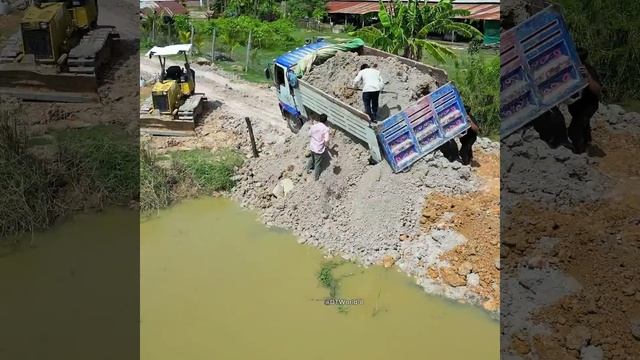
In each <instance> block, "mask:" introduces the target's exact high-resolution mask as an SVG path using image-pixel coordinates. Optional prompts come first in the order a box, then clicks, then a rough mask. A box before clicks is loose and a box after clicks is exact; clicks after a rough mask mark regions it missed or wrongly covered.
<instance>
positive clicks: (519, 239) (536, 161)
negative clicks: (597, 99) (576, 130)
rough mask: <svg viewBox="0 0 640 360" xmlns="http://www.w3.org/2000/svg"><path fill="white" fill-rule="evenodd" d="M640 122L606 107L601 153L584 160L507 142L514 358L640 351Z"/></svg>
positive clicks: (507, 295)
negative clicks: (638, 333) (639, 277)
mask: <svg viewBox="0 0 640 360" xmlns="http://www.w3.org/2000/svg"><path fill="white" fill-rule="evenodd" d="M564 110H566V109H563V112H564ZM565 118H566V119H567V120H569V119H570V117H569V116H568V114H567V113H566V112H565ZM638 120H640V115H638V114H637V113H626V112H625V111H624V110H623V109H622V108H621V107H619V106H616V105H611V106H605V105H601V106H600V109H599V110H598V112H597V113H596V114H595V115H594V117H593V119H592V126H593V129H594V131H593V142H594V144H593V145H592V146H591V148H590V149H589V151H588V153H587V154H581V155H575V154H573V153H571V152H570V151H569V150H567V149H563V148H559V149H555V150H553V149H550V148H549V147H548V146H546V145H545V144H544V143H542V142H541V141H540V139H539V138H538V135H537V133H536V132H535V131H532V130H527V131H526V132H525V134H524V136H523V135H520V134H514V135H512V136H511V137H509V138H508V139H507V141H506V148H505V149H508V151H504V152H503V154H504V156H503V161H505V163H503V172H502V181H503V188H502V191H503V196H502V199H503V201H502V203H501V210H502V216H503V217H502V228H503V230H502V232H501V235H502V244H503V246H502V248H501V260H502V261H501V265H502V268H503V270H502V283H501V286H502V289H501V292H502V304H503V305H502V306H503V308H502V315H503V317H502V321H501V324H502V325H503V334H502V335H503V340H502V344H504V345H503V347H504V349H503V350H504V351H505V352H508V353H511V354H514V355H516V354H517V355H519V356H522V357H524V358H554V359H560V358H590V357H587V356H585V355H584V354H586V353H597V354H600V355H599V357H595V358H605V359H626V358H633V355H635V354H637V353H638V352H640V342H638V340H637V337H635V335H634V331H635V330H634V329H636V328H635V326H637V325H636V324H637V323H638V322H639V321H640V307H639V306H638V304H640V302H638V299H640V295H638V294H640V292H639V291H638V287H637V286H636V285H634V283H633V280H632V279H633V276H634V275H633V274H637V273H638V271H640V269H639V268H638V262H637V258H638V254H639V248H638V244H640V233H639V231H638V224H639V223H640V219H639V218H638V213H639V212H640V191H638V189H640V182H639V180H638V174H639V172H638V168H637V166H634V164H636V162H634V160H633V155H632V154H637V153H638V151H640V121H638ZM533 166H536V167H537V168H532V167H533ZM532 169H533V170H532ZM513 185H517V186H515V187H514V186H513ZM505 200H506V201H505Z"/></svg>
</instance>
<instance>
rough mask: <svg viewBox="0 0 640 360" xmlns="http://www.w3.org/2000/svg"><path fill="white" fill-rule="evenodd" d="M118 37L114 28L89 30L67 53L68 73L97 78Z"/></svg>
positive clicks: (106, 27) (105, 27)
mask: <svg viewBox="0 0 640 360" xmlns="http://www.w3.org/2000/svg"><path fill="white" fill-rule="evenodd" d="M119 37H120V35H119V34H118V32H117V31H116V30H115V27H111V26H104V27H99V28H96V29H94V30H91V31H90V32H89V33H87V34H86V35H85V36H83V37H82V39H81V40H80V43H79V44H78V45H77V46H76V47H74V48H73V49H71V51H70V52H69V57H68V59H67V66H68V69H69V72H70V73H72V74H92V75H95V76H97V75H98V73H99V71H100V70H101V67H102V65H103V64H104V63H106V62H108V61H109V59H110V57H111V45H112V42H113V40H115V39H118V38H119Z"/></svg>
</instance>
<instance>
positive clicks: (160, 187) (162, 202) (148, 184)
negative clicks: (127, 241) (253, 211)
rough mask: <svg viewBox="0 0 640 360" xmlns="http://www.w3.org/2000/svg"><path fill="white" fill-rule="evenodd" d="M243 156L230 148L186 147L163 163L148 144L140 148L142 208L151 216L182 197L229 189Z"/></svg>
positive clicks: (142, 210) (233, 183) (143, 212)
mask: <svg viewBox="0 0 640 360" xmlns="http://www.w3.org/2000/svg"><path fill="white" fill-rule="evenodd" d="M243 162H244V158H243V156H242V155H241V154H240V153H238V152H236V151H234V150H230V149H221V150H218V151H216V152H215V153H211V152H209V151H206V150H187V151H178V152H175V153H171V154H170V156H169V157H168V158H167V161H166V163H165V164H163V166H161V165H160V163H161V161H160V159H158V158H157V157H156V156H154V155H153V154H152V153H151V152H150V151H148V150H146V146H145V144H143V145H142V146H141V148H140V210H141V213H142V214H143V215H148V214H150V213H153V212H155V211H158V210H160V209H163V208H166V207H168V206H170V205H171V204H172V203H175V202H176V201H179V200H181V199H185V198H190V197H194V196H199V195H211V194H212V193H214V192H216V191H228V190H231V188H232V187H233V186H234V185H235V182H234V181H233V175H234V174H235V169H236V168H237V167H239V166H241V165H242V163H243Z"/></svg>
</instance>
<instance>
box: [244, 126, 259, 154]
mask: <svg viewBox="0 0 640 360" xmlns="http://www.w3.org/2000/svg"><path fill="white" fill-rule="evenodd" d="M244 121H246V122H247V129H249V140H251V150H252V151H253V157H254V158H257V157H258V148H257V147H256V139H255V138H254V137H253V127H252V126H251V120H250V119H249V117H245V118H244Z"/></svg>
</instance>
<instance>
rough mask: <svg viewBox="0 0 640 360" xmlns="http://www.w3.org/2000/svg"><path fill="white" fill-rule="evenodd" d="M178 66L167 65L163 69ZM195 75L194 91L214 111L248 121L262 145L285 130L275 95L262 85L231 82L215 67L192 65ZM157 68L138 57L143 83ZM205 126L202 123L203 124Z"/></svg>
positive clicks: (235, 80)
mask: <svg viewBox="0 0 640 360" xmlns="http://www.w3.org/2000/svg"><path fill="white" fill-rule="evenodd" d="M170 65H182V64H180V63H178V62H172V61H168V62H167V66H170ZM192 67H193V69H194V70H195V72H196V91H197V92H202V93H205V94H206V95H207V98H208V99H209V100H210V101H211V102H212V103H213V104H214V107H215V108H216V110H215V111H214V113H213V114H212V116H214V117H215V116H216V115H217V114H215V113H216V112H217V111H218V110H222V111H223V112H226V113H227V114H228V115H230V116H233V117H237V118H239V119H244V117H247V116H248V117H250V118H251V119H252V120H253V121H254V123H256V124H258V125H257V126H258V127H259V128H260V129H259V130H258V131H260V132H261V133H262V135H263V136H266V137H267V138H266V139H265V140H266V141H277V140H279V138H281V137H282V136H284V135H285V134H286V133H287V132H288V130H287V126H286V123H285V122H284V121H283V119H282V115H281V114H280V110H279V108H278V98H277V96H276V93H275V91H274V90H273V89H272V88H271V89H270V88H269V87H268V86H266V85H257V84H251V83H247V82H244V81H242V80H239V79H231V78H228V77H226V76H223V75H221V74H220V73H218V70H216V68H215V67H210V66H198V65H195V64H194V65H192ZM159 70H160V66H159V65H158V62H157V60H156V59H149V58H147V57H144V56H141V57H140V74H141V76H142V77H143V78H145V79H150V78H154V77H155V75H156V74H158V72H159ZM205 123H206V121H205Z"/></svg>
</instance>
